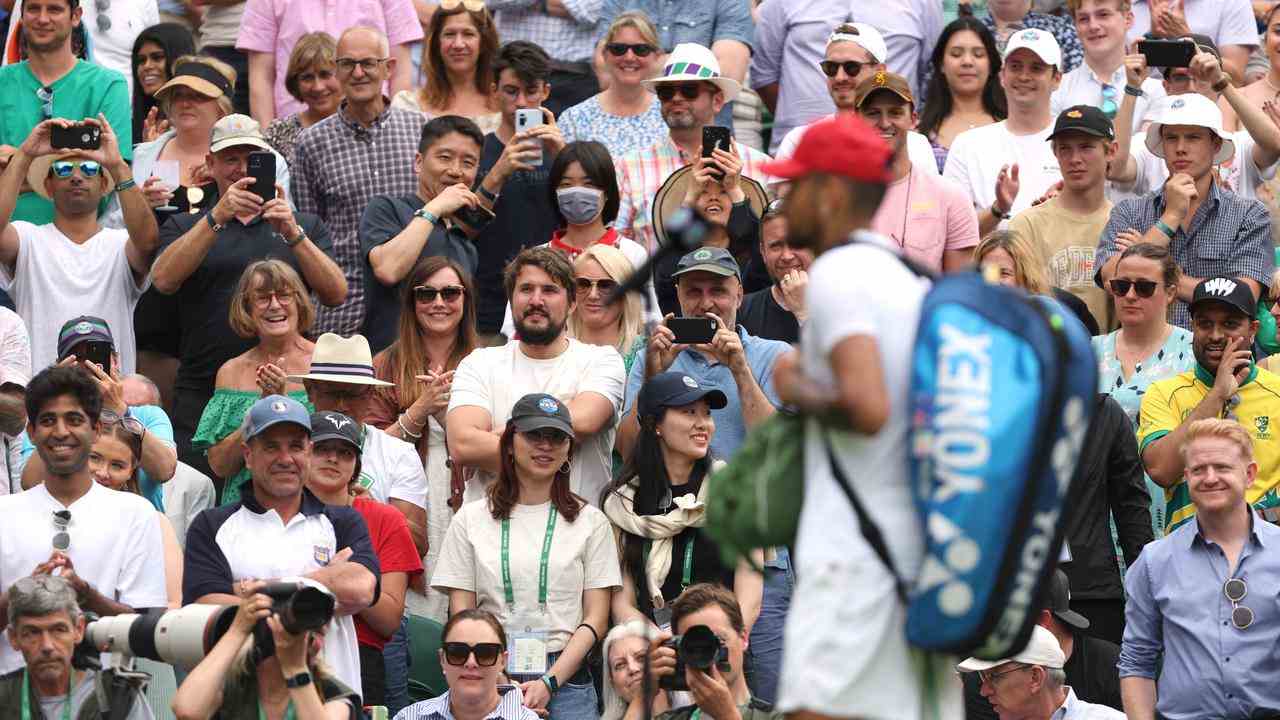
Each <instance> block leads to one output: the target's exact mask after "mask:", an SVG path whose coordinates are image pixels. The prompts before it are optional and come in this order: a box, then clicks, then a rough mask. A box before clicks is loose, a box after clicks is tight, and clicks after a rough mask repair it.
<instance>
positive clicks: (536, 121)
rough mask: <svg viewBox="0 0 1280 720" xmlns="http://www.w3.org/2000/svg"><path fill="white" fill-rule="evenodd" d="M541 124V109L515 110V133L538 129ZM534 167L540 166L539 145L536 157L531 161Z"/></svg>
mask: <svg viewBox="0 0 1280 720" xmlns="http://www.w3.org/2000/svg"><path fill="white" fill-rule="evenodd" d="M542 124H543V117H542V108H521V109H519V110H516V132H517V133H522V132H525V131H526V130H531V129H533V128H536V127H539V126H541V125H542ZM533 164H534V165H535V166H538V165H541V164H542V147H541V144H539V147H538V156H537V157H536V158H534V159H533Z"/></svg>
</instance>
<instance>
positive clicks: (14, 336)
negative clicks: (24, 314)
mask: <svg viewBox="0 0 1280 720" xmlns="http://www.w3.org/2000/svg"><path fill="white" fill-rule="evenodd" d="M30 381H31V338H29V337H27V326H26V325H25V324H23V322H22V318H20V317H18V313H16V312H14V311H12V310H10V309H9V308H6V307H0V473H2V474H0V495H5V494H8V493H10V492H18V491H20V490H21V489H22V488H21V485H20V482H19V479H20V476H21V475H22V470H21V467H22V437H21V436H22V431H23V428H25V427H26V426H27V408H26V406H25V404H24V402H23V400H24V398H25V396H26V387H27V383H28V382H30Z"/></svg>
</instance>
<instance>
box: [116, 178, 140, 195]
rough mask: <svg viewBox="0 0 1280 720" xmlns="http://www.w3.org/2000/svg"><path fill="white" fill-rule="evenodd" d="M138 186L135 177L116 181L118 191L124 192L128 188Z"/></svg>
mask: <svg viewBox="0 0 1280 720" xmlns="http://www.w3.org/2000/svg"><path fill="white" fill-rule="evenodd" d="M137 186H138V183H136V182H134V181H133V178H129V179H128V180H121V181H120V182H118V183H116V192H118V193H122V192H124V191H125V190H128V189H130V188H135V187H137Z"/></svg>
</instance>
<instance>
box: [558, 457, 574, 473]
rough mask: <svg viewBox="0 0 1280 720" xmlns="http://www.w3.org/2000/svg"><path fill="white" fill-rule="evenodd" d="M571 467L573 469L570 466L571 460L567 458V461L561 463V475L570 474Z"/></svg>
mask: <svg viewBox="0 0 1280 720" xmlns="http://www.w3.org/2000/svg"><path fill="white" fill-rule="evenodd" d="M571 469H572V468H570V466H569V461H568V460H566V461H565V463H564V464H563V465H561V466H560V474H561V475H568V474H569V471H570V470H571Z"/></svg>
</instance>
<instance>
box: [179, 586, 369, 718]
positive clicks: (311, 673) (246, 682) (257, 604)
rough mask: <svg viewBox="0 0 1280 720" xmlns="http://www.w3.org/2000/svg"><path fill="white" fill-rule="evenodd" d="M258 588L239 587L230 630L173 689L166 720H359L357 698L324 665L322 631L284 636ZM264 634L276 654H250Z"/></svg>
mask: <svg viewBox="0 0 1280 720" xmlns="http://www.w3.org/2000/svg"><path fill="white" fill-rule="evenodd" d="M262 585H263V582H262V581H261V580H251V581H247V582H246V583H244V589H243V593H244V597H243V598H242V599H239V600H238V604H239V606H240V607H239V609H237V610H236V615H235V618H234V619H232V621H231V626H230V627H229V628H227V630H226V632H224V633H223V634H222V637H221V638H219V639H218V642H217V643H215V644H214V646H213V648H212V649H211V650H210V651H209V654H208V655H205V656H204V659H203V660H201V661H200V663H199V664H198V665H196V666H195V668H193V669H192V670H191V673H190V674H189V675H187V677H186V679H185V680H183V681H182V685H180V686H179V687H178V692H177V693H175V694H174V696H173V714H174V715H175V716H176V717H177V718H178V719H179V720H209V718H233V717H235V718H242V717H253V716H254V715H255V714H258V715H259V716H260V717H285V716H286V715H289V714H293V715H294V716H296V717H314V718H343V719H344V720H345V719H347V718H350V720H356V718H359V717H360V693H359V692H357V691H355V690H353V689H352V688H351V687H350V686H349V685H347V684H346V683H345V682H344V681H343V679H342V677H340V676H339V674H338V673H337V671H335V670H334V668H333V667H332V666H331V665H330V664H329V663H328V662H326V659H325V657H323V654H324V653H325V652H327V651H328V650H329V649H330V648H331V647H332V645H331V643H332V640H333V638H332V637H331V636H330V633H329V631H328V630H327V628H326V629H322V630H320V631H318V632H315V631H303V632H301V633H298V634H294V633H291V632H289V631H288V630H286V629H285V627H284V623H283V622H282V621H281V620H280V616H279V615H277V614H276V613H274V612H272V610H271V604H272V600H271V598H269V597H267V596H266V595H263V594H261V593H258V592H256V591H257V590H259V589H261V588H262ZM321 587H323V586H321ZM263 626H265V627H266V628H267V630H268V631H269V632H270V636H271V640H272V644H273V646H274V648H275V650H274V652H272V653H271V655H270V656H268V657H260V656H259V653H258V652H257V650H256V648H257V645H258V643H257V637H258V635H259V634H260V633H261V632H262V628H263ZM326 640H327V641H329V642H326ZM322 648H323V649H322Z"/></svg>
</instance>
